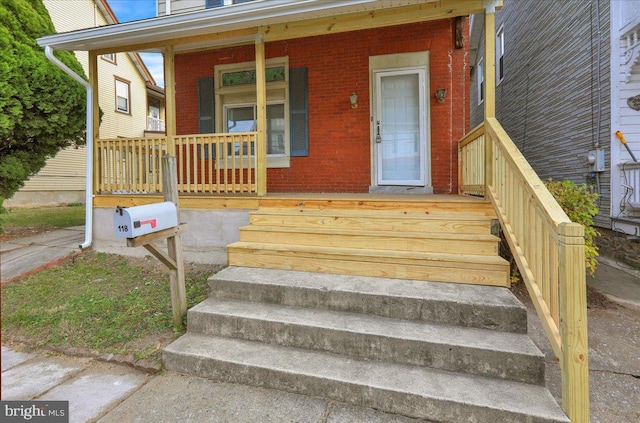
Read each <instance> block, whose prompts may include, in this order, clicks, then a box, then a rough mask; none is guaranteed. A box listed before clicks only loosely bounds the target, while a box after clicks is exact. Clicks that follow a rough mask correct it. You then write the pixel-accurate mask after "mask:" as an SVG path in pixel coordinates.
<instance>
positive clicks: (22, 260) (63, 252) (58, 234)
mask: <svg viewBox="0 0 640 423" xmlns="http://www.w3.org/2000/svg"><path fill="white" fill-rule="evenodd" d="M83 241H84V226H76V227H73V228H67V229H57V230H52V231H49V232H45V233H42V234H37V235H33V236H29V237H25V238H20V239H15V240H11V241H4V242H0V282H3V283H4V282H8V281H11V280H12V279H14V278H17V277H20V276H24V275H27V274H29V273H32V272H34V271H38V270H41V269H43V268H45V267H47V266H51V265H55V264H56V263H59V262H60V261H62V260H65V259H66V258H68V257H69V256H70V255H73V254H77V253H79V252H80V247H79V246H80V244H81V243H82V242H83Z"/></svg>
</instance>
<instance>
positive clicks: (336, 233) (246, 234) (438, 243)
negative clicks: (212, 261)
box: [240, 225, 500, 256]
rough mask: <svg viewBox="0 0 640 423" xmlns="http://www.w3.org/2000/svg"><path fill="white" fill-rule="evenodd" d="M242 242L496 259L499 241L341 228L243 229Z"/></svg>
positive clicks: (486, 237)
mask: <svg viewBox="0 0 640 423" xmlns="http://www.w3.org/2000/svg"><path fill="white" fill-rule="evenodd" d="M240 241H243V242H259V243H276V244H295V245H318V246H322V247H345V248H361V249H368V248H371V246H375V247H376V249H380V250H395V251H421V252H432V253H450V254H453V253H457V254H475V255H494V256H495V255H497V254H498V243H499V242H500V239H499V238H498V237H496V236H493V235H489V234H459V233H439V232H436V233H425V232H407V231H403V232H398V231H385V232H382V231H369V230H367V231H363V230H354V229H341V228H317V227H314V228H308V227H301V228H298V227H287V226H263V225H261V226H252V225H249V226H243V227H241V228H240Z"/></svg>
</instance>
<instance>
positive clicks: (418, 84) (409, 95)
mask: <svg viewBox="0 0 640 423" xmlns="http://www.w3.org/2000/svg"><path fill="white" fill-rule="evenodd" d="M425 77H426V70H425V69H424V68H407V69H399V70H389V71H374V84H375V86H374V92H375V103H374V113H373V146H374V162H375V166H376V169H375V173H376V184H377V185H405V186H425V184H426V183H427V160H426V155H427V125H426V122H427V120H426V116H427V113H426V102H425Z"/></svg>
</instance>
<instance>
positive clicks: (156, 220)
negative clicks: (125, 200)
mask: <svg viewBox="0 0 640 423" xmlns="http://www.w3.org/2000/svg"><path fill="white" fill-rule="evenodd" d="M174 226H178V213H177V210H176V205H175V204H173V203H172V202H171V201H165V202H164V203H155V204H147V205H145V206H136V207H126V208H123V207H118V208H117V209H116V212H115V214H114V215H113V229H114V230H115V233H116V238H135V237H138V236H140V235H146V234H150V233H152V232H158V231H161V230H163V229H168V228H173V227H174Z"/></svg>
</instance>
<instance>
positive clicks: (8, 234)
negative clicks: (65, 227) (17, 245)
mask: <svg viewBox="0 0 640 423" xmlns="http://www.w3.org/2000/svg"><path fill="white" fill-rule="evenodd" d="M51 230H52V229H51V228H29V227H18V228H7V229H4V232H2V233H0V241H3V242H7V241H13V240H15V239H19V238H26V237H30V236H34V235H39V234H44V233H46V232H50V231H51Z"/></svg>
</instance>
